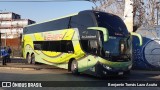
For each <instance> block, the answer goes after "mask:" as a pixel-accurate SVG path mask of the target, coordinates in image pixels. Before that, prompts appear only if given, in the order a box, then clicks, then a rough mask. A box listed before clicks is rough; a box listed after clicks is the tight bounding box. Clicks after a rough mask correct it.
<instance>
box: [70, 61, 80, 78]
mask: <svg viewBox="0 0 160 90" xmlns="http://www.w3.org/2000/svg"><path fill="white" fill-rule="evenodd" d="M71 72H72V74H75V75H78V74H79V72H78V63H77V61H76V60H73V61H72V64H71Z"/></svg>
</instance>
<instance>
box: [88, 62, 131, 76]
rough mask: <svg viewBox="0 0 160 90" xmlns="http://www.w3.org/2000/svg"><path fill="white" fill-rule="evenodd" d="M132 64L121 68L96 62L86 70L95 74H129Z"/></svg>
mask: <svg viewBox="0 0 160 90" xmlns="http://www.w3.org/2000/svg"><path fill="white" fill-rule="evenodd" d="M131 67H132V65H129V66H126V67H125V66H124V67H122V68H112V67H109V66H107V65H105V64H102V63H100V62H98V63H97V64H96V65H95V66H93V67H91V68H90V69H89V70H87V72H88V73H90V74H92V75H96V76H100V77H101V76H102V77H104V76H120V75H129V73H130V69H131Z"/></svg>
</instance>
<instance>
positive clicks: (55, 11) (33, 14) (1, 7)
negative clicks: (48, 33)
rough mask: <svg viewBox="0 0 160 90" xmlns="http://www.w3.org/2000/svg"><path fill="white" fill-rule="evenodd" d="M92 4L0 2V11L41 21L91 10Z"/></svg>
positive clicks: (78, 2)
mask: <svg viewBox="0 0 160 90" xmlns="http://www.w3.org/2000/svg"><path fill="white" fill-rule="evenodd" d="M57 1H58V0H57ZM92 6H94V4H93V3H92V2H89V1H68V2H67V1H65V2H0V12H2V11H6V12H14V13H17V14H19V15H21V18H22V19H31V20H34V21H36V22H43V21H47V20H50V19H54V18H58V17H62V16H66V15H69V14H74V13H77V12H79V11H83V10H91V9H92Z"/></svg>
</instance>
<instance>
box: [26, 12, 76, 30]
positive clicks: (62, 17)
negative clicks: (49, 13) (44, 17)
mask: <svg viewBox="0 0 160 90" xmlns="http://www.w3.org/2000/svg"><path fill="white" fill-rule="evenodd" d="M75 15H78V13H74V14H70V15H67V16H63V17H60V18H55V19H51V20H48V21H44V22H40V23H35V24H30V25H27V26H25V27H30V26H34V25H38V24H42V23H46V22H49V21H54V20H58V19H62V18H66V17H70V16H75ZM25 27H24V28H25Z"/></svg>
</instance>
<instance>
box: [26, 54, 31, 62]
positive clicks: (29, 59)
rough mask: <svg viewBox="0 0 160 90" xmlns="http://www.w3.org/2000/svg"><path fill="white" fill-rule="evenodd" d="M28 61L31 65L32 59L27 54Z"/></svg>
mask: <svg viewBox="0 0 160 90" xmlns="http://www.w3.org/2000/svg"><path fill="white" fill-rule="evenodd" d="M26 60H27V61H28V64H31V57H30V55H29V54H27V57H26Z"/></svg>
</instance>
